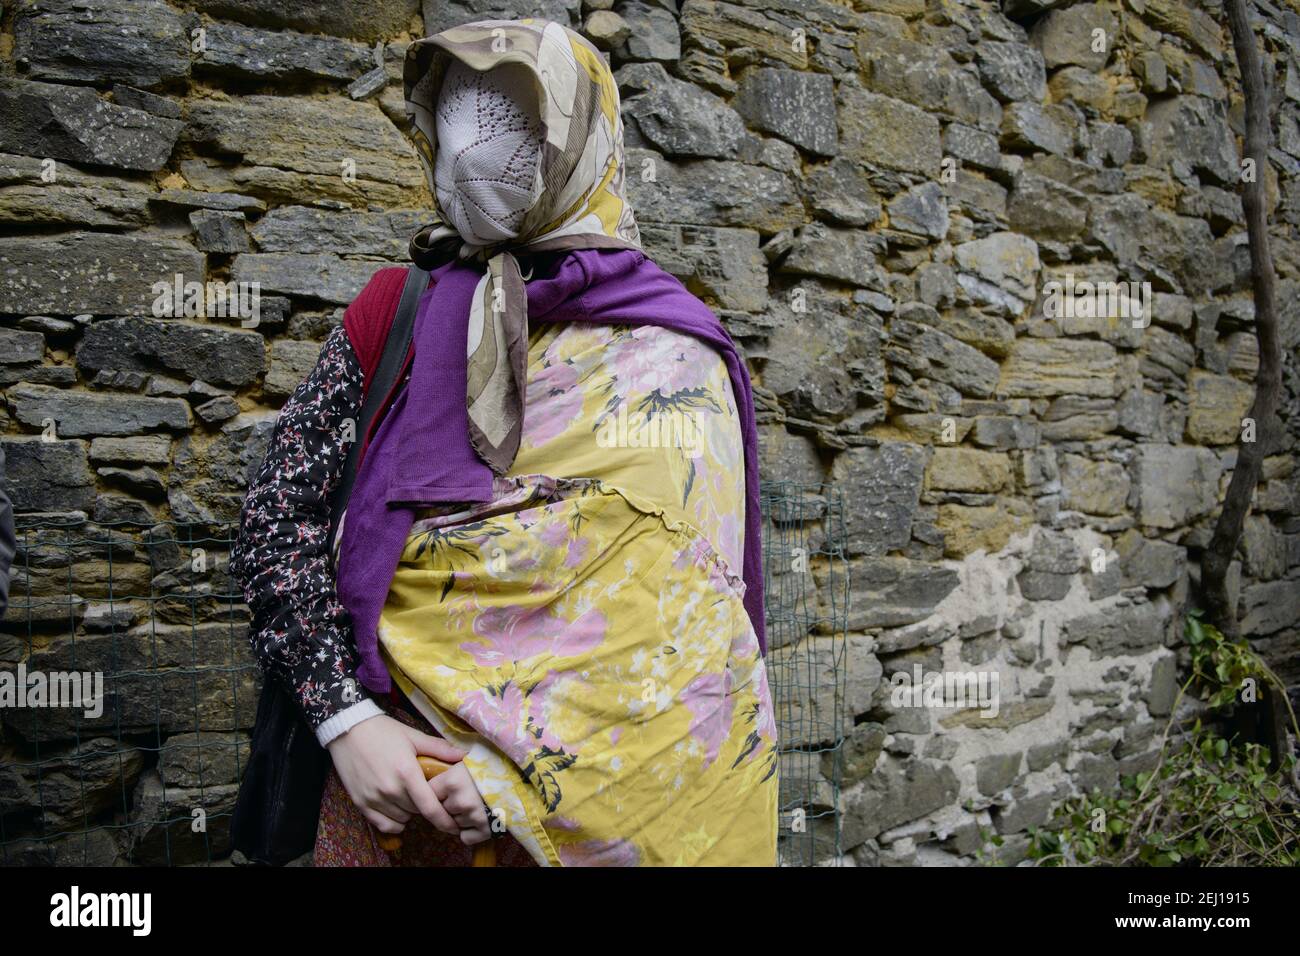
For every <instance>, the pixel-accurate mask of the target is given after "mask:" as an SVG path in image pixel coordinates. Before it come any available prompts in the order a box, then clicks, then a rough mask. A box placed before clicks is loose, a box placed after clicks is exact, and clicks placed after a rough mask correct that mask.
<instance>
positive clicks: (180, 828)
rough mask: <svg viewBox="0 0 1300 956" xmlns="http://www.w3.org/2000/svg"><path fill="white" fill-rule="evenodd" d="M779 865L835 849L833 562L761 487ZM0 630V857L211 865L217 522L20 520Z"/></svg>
mask: <svg viewBox="0 0 1300 956" xmlns="http://www.w3.org/2000/svg"><path fill="white" fill-rule="evenodd" d="M762 501H763V510H764V514H765V521H766V529H765V541H764V552H765V554H764V562H765V585H766V588H767V595H768V635H769V644H770V651H769V657H768V674H769V680H770V682H771V684H772V693H773V699H774V702H775V707H776V717H777V727H778V731H779V733H780V741H781V790H780V792H781V813H782V828H781V834H782V836H781V841H780V846H781V857H782V861H783V862H784V863H786V864H789V865H810V864H813V863H818V862H823V861H826V860H831V859H834V858H835V857H836V855H837V853H838V844H839V825H838V813H837V811H836V804H837V802H838V791H839V751H840V746H841V743H842V740H843V737H844V731H845V728H844V726H843V725H844V716H843V714H842V699H843V686H844V675H845V661H844V621H845V609H846V602H847V588H848V580H847V562H846V560H845V557H844V551H843V540H844V535H843V513H842V507H841V504H840V502H839V500H838V498H836V497H835V496H834V495H833V494H832V493H830V492H829V491H828V490H827V489H823V488H820V487H817V488H803V487H795V486H791V485H765V486H764V488H763V492H762ZM18 521H19V534H18V538H19V548H18V552H17V554H16V556H15V559H14V569H13V581H12V586H11V590H10V603H9V609H8V612H7V614H6V615H5V617H4V619H3V620H2V621H0V728H2V732H0V864H3V865H8V866H15V865H19V866H21V865H121V864H127V865H145V866H150V865H153V866H157V865H163V866H175V865H191V864H211V863H219V862H222V861H225V860H228V858H229V855H230V846H229V832H230V820H231V815H232V812H233V808H234V804H235V795H236V793H237V792H238V786H239V780H240V777H241V775H242V772H243V768H244V764H245V762H246V760H247V755H248V746H249V731H250V730H251V728H252V726H253V721H254V716H255V709H256V702H257V696H258V690H259V683H260V680H261V672H260V670H259V668H258V667H257V664H256V662H255V660H254V659H253V657H252V654H251V651H250V650H249V645H248V639H247V635H248V621H249V615H248V609H247V607H246V606H245V605H244V603H243V595H242V594H240V593H239V589H238V587H237V586H236V585H235V583H234V582H233V580H232V579H231V577H230V574H229V554H230V549H231V545H232V544H233V537H234V530H235V529H234V528H232V527H230V526H212V527H198V526H193V525H172V524H159V525H153V526H150V527H145V526H143V525H138V524H131V523H128V522H112V523H101V522H92V521H90V520H88V519H87V518H85V517H84V516H79V515H59V516H53V517H52V516H48V515H20V516H19V519H18Z"/></svg>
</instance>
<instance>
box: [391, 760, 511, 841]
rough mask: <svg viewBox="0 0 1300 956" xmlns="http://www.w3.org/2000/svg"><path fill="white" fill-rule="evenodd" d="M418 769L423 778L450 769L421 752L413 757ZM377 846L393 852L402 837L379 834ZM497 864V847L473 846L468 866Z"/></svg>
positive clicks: (428, 778) (429, 777) (448, 765)
mask: <svg viewBox="0 0 1300 956" xmlns="http://www.w3.org/2000/svg"><path fill="white" fill-rule="evenodd" d="M415 759H416V760H417V761H418V762H419V764H420V769H421V770H423V771H424V779H425V780H432V779H433V778H434V777H436V776H438V774H440V773H446V772H447V771H448V770H450V769H451V766H452V765H451V764H449V763H444V762H443V761H441V760H439V759H438V758H437V757H426V756H424V755H423V754H421V755H420V756H418V757H416V758H415ZM379 848H380V849H381V850H384V851H385V852H387V853H393V852H395V851H397V850H400V849H401V848H402V838H401V837H400V836H397V835H396V834H380V837H379ZM496 865H497V848H496V847H495V846H493V845H492V844H491V843H490V842H489V843H480V844H478V845H477V846H476V847H474V859H473V861H472V862H471V863H470V866H496Z"/></svg>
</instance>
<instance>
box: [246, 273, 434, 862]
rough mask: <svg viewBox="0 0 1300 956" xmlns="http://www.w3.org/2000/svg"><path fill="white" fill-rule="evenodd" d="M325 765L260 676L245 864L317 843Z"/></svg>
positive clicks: (334, 503)
mask: <svg viewBox="0 0 1300 956" xmlns="http://www.w3.org/2000/svg"><path fill="white" fill-rule="evenodd" d="M428 280H429V273H427V272H425V271H424V270H423V269H421V268H420V267H419V266H415V265H412V266H410V268H409V269H408V271H407V273H406V285H405V286H404V287H403V288H402V298H401V300H400V301H399V302H398V305H397V314H396V315H395V316H394V318H393V324H392V326H391V327H390V328H389V330H388V338H387V339H386V340H385V341H384V351H383V355H382V356H381V357H380V359H379V365H378V366H376V368H375V373H374V375H373V376H372V377H371V379H370V381H369V382H368V383H367V385H366V392H365V399H364V401H363V402H362V404H361V415H360V420H359V421H358V422H357V429H356V440H355V441H353V442H352V445H351V447H349V449H348V456H347V459H346V460H345V462H344V465H343V474H342V476H341V478H340V480H339V483H338V486H337V488H336V489H335V491H334V494H333V496H332V497H331V499H330V533H329V538H328V539H327V540H326V547H327V548H329V549H330V553H331V554H332V553H333V549H334V537H335V535H336V534H337V532H338V525H339V518H340V517H341V516H342V514H343V509H344V508H345V507H346V506H347V502H348V497H349V496H350V495H351V493H352V486H353V484H354V483H355V482H356V475H357V460H358V458H360V455H361V442H362V441H363V440H364V438H365V435H366V434H367V433H368V432H369V430H370V424H371V422H373V421H374V418H375V416H376V415H377V414H378V413H379V411H380V405H382V404H383V401H384V399H385V398H386V397H387V396H388V394H389V392H390V391H391V390H392V387H393V385H394V384H395V383H396V381H397V376H398V375H399V374H400V373H401V370H402V366H403V365H404V364H405V363H406V354H407V352H408V351H409V349H410V345H411V334H412V331H413V330H414V328H415V312H416V306H417V304H418V303H419V301H420V295H421V293H423V292H424V290H425V287H426V286H427V285H428ZM329 769H330V758H329V752H328V751H327V750H325V748H324V747H322V746H321V745H320V744H319V743H318V742H317V740H316V734H315V732H314V731H313V730H312V728H311V725H310V724H308V723H307V720H306V718H305V717H303V714H302V709H301V708H300V707H299V706H298V702H297V701H296V700H295V699H294V698H293V697H292V696H291V695H290V694H289V692H288V691H287V690H286V689H285V688H284V687H283V686H281V685H280V684H279V683H278V682H277V681H275V680H273V679H272V678H270V677H269V676H266V675H263V680H262V695H261V697H259V698H258V701H257V718H256V720H255V722H254V724H253V738H252V746H251V748H250V751H249V755H248V767H247V768H246V769H245V771H244V779H243V781H242V782H241V783H240V785H239V796H238V798H237V799H236V801H235V810H234V816H233V818H232V820H231V844H232V846H233V848H234V849H236V850H238V851H239V852H240V853H241V854H243V856H244V857H245V859H246V860H247V861H248V862H249V863H251V864H256V865H260V866H283V865H284V864H286V863H289V862H290V861H292V860H295V859H297V858H298V857H300V856H302V855H303V854H304V853H307V852H309V851H310V850H311V848H312V847H313V846H314V845H315V843H316V827H317V824H318V823H319V822H320V804H321V797H322V796H323V795H324V793H325V778H326V776H327V775H328V774H329Z"/></svg>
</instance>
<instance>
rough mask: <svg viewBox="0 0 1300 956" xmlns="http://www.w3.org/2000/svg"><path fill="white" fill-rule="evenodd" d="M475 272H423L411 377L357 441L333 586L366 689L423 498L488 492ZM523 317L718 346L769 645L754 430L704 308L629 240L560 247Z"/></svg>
mask: <svg viewBox="0 0 1300 956" xmlns="http://www.w3.org/2000/svg"><path fill="white" fill-rule="evenodd" d="M481 276H482V270H481V269H475V268H472V267H470V266H467V265H465V264H463V263H460V262H452V263H448V264H447V265H444V266H441V267H439V268H437V269H435V270H434V271H433V272H432V277H433V280H434V281H433V283H432V285H431V286H430V288H429V289H428V290H426V291H425V293H424V294H423V295H422V296H421V298H420V303H419V311H418V312H417V314H416V319H415V330H414V333H413V338H414V347H415V357H414V361H413V362H412V365H411V377H410V381H409V382H408V383H407V385H406V387H405V388H404V389H402V391H401V392H400V393H399V394H398V396H397V398H396V400H395V401H394V402H393V405H392V407H391V408H390V409H389V411H388V414H387V415H386V416H385V417H384V419H383V421H382V423H381V424H380V426H379V428H378V430H377V431H376V432H375V435H374V438H373V440H372V441H371V443H370V445H369V446H368V447H367V448H366V449H365V454H364V456H363V458H362V463H361V468H360V470H359V471H358V473H357V479H356V484H355V485H354V486H353V489H352V496H351V498H350V500H349V503H348V509H347V516H346V520H345V521H344V524H343V536H342V540H341V542H340V546H339V561H338V594H339V599H340V600H341V601H342V602H343V605H344V607H346V608H347V609H348V612H349V613H350V614H351V616H352V626H353V629H354V633H355V640H356V647H357V651H358V653H359V655H360V665H359V667H358V670H357V676H358V678H359V679H360V680H361V682H362V684H364V685H365V686H366V687H368V688H369V689H370V690H372V691H374V692H375V693H387V692H388V691H389V689H390V688H391V686H392V685H391V679H390V677H389V674H388V670H387V668H386V667H385V666H384V664H383V661H382V660H381V658H380V656H379V638H378V633H377V627H378V625H379V615H380V612H381V611H382V610H383V606H384V602H385V601H386V600H387V598H388V589H389V586H390V585H391V583H392V580H393V574H394V573H395V572H396V570H397V562H398V560H399V559H400V557H401V554H402V549H403V548H404V547H405V544H406V539H407V536H408V534H409V533H410V530H411V525H412V524H413V523H414V521H415V512H416V511H417V510H418V509H420V508H423V507H428V506H431V505H437V504H443V503H447V502H483V501H491V500H492V484H493V475H492V470H491V469H490V468H489V467H488V466H487V465H486V464H484V463H483V461H482V460H481V459H479V457H478V456H477V454H476V453H475V452H474V450H473V448H472V447H471V445H470V440H469V431H468V416H467V415H466V412H465V376H466V372H465V347H466V337H467V334H468V333H467V323H466V316H467V315H468V314H469V307H470V298H471V295H472V294H473V292H474V288H475V286H476V285H477V284H478V281H479V279H480V277H481ZM527 289H528V320H529V323H530V325H534V324H535V323H538V322H600V323H602V324H609V325H615V324H623V325H658V326H662V327H664V328H668V329H672V330H674V331H677V332H682V333H685V334H688V335H693V336H695V337H697V338H699V339H701V340H703V341H704V342H706V343H708V344H709V345H710V346H712V347H713V348H714V349H715V350H716V351H717V352H718V353H720V354H721V356H722V359H723V361H724V362H725V363H726V365H727V371H728V373H729V374H730V375H731V386H732V390H733V392H734V394H735V398H736V407H737V410H738V412H739V414H740V429H741V437H742V440H743V442H744V448H745V553H744V568H743V572H742V575H741V576H742V578H743V579H744V581H745V610H746V611H748V612H749V617H750V620H751V621H752V622H753V625H754V632H755V634H756V635H757V637H758V644H759V647H760V649H761V650H762V652H763V653H764V654H766V653H767V640H766V631H765V627H764V620H763V570H762V563H761V559H762V542H761V527H762V526H761V521H760V517H759V497H758V434H757V431H756V429H755V425H754V398H753V393H752V392H751V390H750V385H749V373H748V372H747V371H746V370H745V363H744V361H743V360H742V359H741V357H740V354H739V353H738V352H737V351H736V346H735V344H734V343H733V342H732V341H731V337H730V336H729V335H728V334H727V331H726V329H724V328H723V327H722V323H721V322H719V321H718V318H717V316H715V315H714V314H713V312H712V311H710V310H709V308H708V307H707V306H706V305H705V304H704V303H703V302H701V301H700V300H699V299H697V298H696V297H695V296H694V295H692V294H691V293H690V292H687V291H686V288H685V287H684V286H683V285H682V284H681V283H680V282H679V281H678V280H677V279H676V278H674V277H673V276H671V275H669V274H668V273H666V272H664V271H663V270H662V269H660V268H659V267H658V266H657V265H655V263H653V262H652V261H650V260H649V259H647V258H646V257H645V254H644V253H642V252H640V251H638V250H635V249H620V250H603V249H582V250H578V251H574V252H570V253H568V254H566V256H565V258H564V259H563V260H562V262H561V263H560V265H559V268H558V270H557V272H556V273H555V275H554V276H553V277H551V278H542V277H539V278H537V279H534V280H532V281H530V282H529V283H528V285H527Z"/></svg>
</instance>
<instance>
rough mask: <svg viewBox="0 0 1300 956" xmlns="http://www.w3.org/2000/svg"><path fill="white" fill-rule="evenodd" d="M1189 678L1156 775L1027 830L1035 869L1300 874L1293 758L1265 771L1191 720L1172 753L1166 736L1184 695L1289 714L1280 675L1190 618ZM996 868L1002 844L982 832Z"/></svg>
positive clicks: (1252, 755) (1242, 747) (1248, 751)
mask: <svg viewBox="0 0 1300 956" xmlns="http://www.w3.org/2000/svg"><path fill="white" fill-rule="evenodd" d="M1184 635H1185V637H1186V638H1187V642H1188V645H1189V647H1190V649H1191V664H1192V673H1191V676H1189V677H1188V679H1187V682H1186V683H1185V684H1183V686H1182V688H1181V689H1180V690H1179V692H1178V697H1177V699H1176V700H1175V701H1174V706H1173V708H1172V711H1171V716H1170V718H1169V722H1168V723H1167V724H1166V725H1165V730H1164V736H1163V738H1162V741H1161V749H1160V758H1159V761H1158V762H1157V764H1156V767H1155V769H1154V770H1152V771H1149V772H1143V773H1138V774H1135V775H1131V776H1126V777H1124V778H1122V779H1121V781H1120V788H1119V793H1118V794H1114V795H1106V794H1103V793H1101V791H1100V790H1098V789H1094V790H1093V791H1092V793H1091V794H1088V795H1086V796H1081V797H1076V798H1074V799H1072V800H1068V801H1066V802H1065V803H1064V804H1063V805H1061V806H1060V807H1058V808H1057V809H1056V810H1055V812H1054V813H1053V816H1052V820H1051V822H1050V823H1049V824H1048V826H1046V827H1031V828H1030V830H1029V839H1030V842H1029V848H1028V856H1029V859H1031V860H1033V861H1034V862H1035V864H1036V865H1038V866H1300V794H1297V787H1298V784H1297V776H1296V774H1297V763H1296V758H1295V755H1294V754H1291V753H1287V754H1283V755H1281V759H1280V760H1279V766H1278V769H1277V770H1275V771H1274V772H1272V773H1270V772H1269V770H1268V764H1269V754H1268V752H1267V750H1266V749H1265V748H1263V747H1261V746H1260V745H1259V744H1256V743H1249V742H1241V741H1233V740H1228V739H1226V738H1224V737H1222V736H1219V735H1218V734H1216V733H1214V732H1213V731H1212V730H1211V729H1209V728H1206V727H1204V726H1203V725H1202V722H1201V717H1199V716H1198V717H1196V719H1195V722H1194V724H1193V725H1192V727H1191V729H1190V732H1189V733H1188V734H1186V735H1185V736H1184V737H1183V738H1182V739H1181V741H1180V742H1179V743H1178V744H1177V746H1173V745H1171V744H1170V729H1171V728H1172V727H1173V725H1174V722H1175V718H1176V715H1177V713H1178V704H1179V703H1180V702H1181V701H1182V698H1183V695H1184V694H1185V693H1187V692H1188V691H1189V690H1190V689H1192V688H1195V693H1196V694H1197V695H1198V697H1199V698H1200V699H1202V700H1204V701H1205V702H1206V703H1207V705H1208V706H1209V708H1210V709H1211V710H1213V711H1223V710H1226V709H1227V708H1229V707H1231V706H1232V705H1233V704H1234V703H1236V702H1237V699H1238V698H1237V694H1238V693H1239V692H1240V691H1241V690H1242V689H1243V688H1244V687H1248V686H1251V684H1252V682H1253V684H1254V686H1260V685H1262V684H1265V683H1267V684H1268V685H1270V686H1271V687H1272V688H1273V690H1274V692H1275V693H1276V694H1277V696H1278V698H1279V699H1280V700H1282V701H1284V702H1286V706H1287V710H1288V712H1289V713H1290V716H1291V725H1292V727H1293V728H1294V729H1295V730H1296V735H1297V737H1300V727H1298V726H1297V724H1296V716H1295V711H1294V710H1293V709H1292V708H1291V704H1290V701H1289V700H1287V696H1286V689H1285V687H1284V685H1283V683H1282V681H1281V680H1280V679H1279V678H1278V676H1277V675H1276V674H1275V673H1274V672H1273V671H1272V670H1271V669H1269V667H1268V665H1267V664H1266V663H1265V662H1264V661H1263V660H1261V659H1260V658H1259V655H1257V654H1256V653H1255V652H1254V651H1252V650H1251V649H1250V646H1249V645H1248V644H1247V643H1246V642H1245V641H1244V640H1242V641H1233V640H1229V639H1228V638H1226V637H1225V636H1224V635H1223V634H1222V633H1221V632H1220V631H1219V630H1218V628H1216V627H1214V626H1213V625H1211V624H1209V623H1207V622H1205V621H1203V620H1202V619H1201V613H1200V612H1199V611H1192V612H1190V613H1189V614H1188V616H1187V618H1186V620H1185V622H1184ZM986 843H987V844H991V845H992V847H993V848H994V849H993V850H992V852H991V853H990V852H988V851H986V850H982V851H981V852H980V854H979V859H980V860H981V862H985V863H994V864H996V863H998V862H1000V861H999V860H998V858H997V856H998V853H997V848H999V847H1001V846H1002V844H1003V840H1002V838H1000V837H998V836H996V835H993V834H986Z"/></svg>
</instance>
